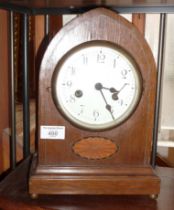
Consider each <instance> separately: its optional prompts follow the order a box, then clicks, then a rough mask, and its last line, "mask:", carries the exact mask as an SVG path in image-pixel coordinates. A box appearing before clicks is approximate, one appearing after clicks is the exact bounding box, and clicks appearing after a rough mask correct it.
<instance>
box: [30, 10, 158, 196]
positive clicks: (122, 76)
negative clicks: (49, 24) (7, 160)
mask: <svg viewBox="0 0 174 210" xmlns="http://www.w3.org/2000/svg"><path fill="white" fill-rule="evenodd" d="M155 92H156V67H155V62H154V58H153V55H152V52H151V50H150V48H149V46H148V44H147V42H146V41H145V39H144V37H143V36H142V35H141V34H140V33H139V31H138V30H137V29H136V28H135V26H133V25H132V24H131V23H130V22H128V21H127V20H125V19H124V18H123V17H121V16H120V15H118V14H116V13H114V12H113V11H111V10H108V9H105V8H97V9H94V10H90V11H88V12H86V13H84V14H82V15H80V16H78V17H77V18H75V19H74V20H72V21H71V22H69V23H68V24H67V25H65V26H64V27H63V28H62V29H61V30H60V31H59V32H58V33H57V34H56V36H55V37H54V38H53V40H52V41H51V43H50V44H49V46H48V48H47V50H46V52H45V55H44V57H43V59H42V63H41V67H40V75H39V96H38V97H39V104H38V122H37V129H38V153H37V155H35V156H34V158H33V160H32V166H31V170H30V178H29V193H30V194H31V195H32V196H33V197H35V196H37V195H38V194H98V195H99V194H114V195H116V194H122V195H123V194H126V195H130V194H138V195H157V194H159V190H160V180H159V178H158V177H157V176H156V175H155V173H154V171H153V169H152V167H151V165H150V157H151V150H152V135H153V119H154V102H155Z"/></svg>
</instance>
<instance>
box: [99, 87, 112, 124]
mask: <svg viewBox="0 0 174 210" xmlns="http://www.w3.org/2000/svg"><path fill="white" fill-rule="evenodd" d="M102 88H103V86H102V84H101V83H96V84H95V89H96V90H99V91H100V93H101V95H102V98H103V100H104V102H105V104H106V106H105V108H106V109H107V110H108V111H109V113H110V114H111V117H112V119H113V120H115V118H114V115H113V113H112V110H111V105H109V104H108V103H107V100H106V98H105V95H104V93H103V91H102Z"/></svg>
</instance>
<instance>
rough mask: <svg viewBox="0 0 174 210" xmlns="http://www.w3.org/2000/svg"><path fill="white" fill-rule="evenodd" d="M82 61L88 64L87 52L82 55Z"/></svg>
mask: <svg viewBox="0 0 174 210" xmlns="http://www.w3.org/2000/svg"><path fill="white" fill-rule="evenodd" d="M82 62H83V64H84V65H87V64H88V57H87V56H86V55H85V54H83V55H82Z"/></svg>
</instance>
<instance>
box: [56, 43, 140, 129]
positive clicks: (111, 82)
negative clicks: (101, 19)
mask: <svg viewBox="0 0 174 210" xmlns="http://www.w3.org/2000/svg"><path fill="white" fill-rule="evenodd" d="M52 90H53V99H54V102H55V105H56V106H57V108H58V109H59V110H60V111H61V112H62V113H63V115H64V116H66V117H67V118H68V119H69V120H70V121H71V122H73V123H75V124H77V125H79V126H81V127H84V128H87V129H92V130H102V129H107V128H111V127H113V126H116V125H118V124H120V123H121V122H123V121H124V120H125V119H127V118H128V117H129V116H130V115H131V113H132V112H133V111H134V109H135V107H136V105H137V103H138V102H139V100H140V95H141V77H140V75H139V72H138V70H137V67H136V65H135V63H134V62H133V60H132V59H131V58H130V57H129V56H128V55H127V53H125V52H124V51H123V50H121V49H120V48H118V47H117V46H116V45H112V44H111V43H107V42H102V41H98V42H87V43H85V44H83V45H80V46H78V47H76V48H74V49H73V50H71V51H70V52H69V53H67V55H66V56H64V57H63V59H62V60H61V62H59V64H58V65H57V67H56V69H55V71H54V74H53V78H52Z"/></svg>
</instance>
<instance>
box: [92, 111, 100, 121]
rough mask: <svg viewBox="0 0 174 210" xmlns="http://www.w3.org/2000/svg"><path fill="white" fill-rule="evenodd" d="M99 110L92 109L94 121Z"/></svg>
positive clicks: (97, 116)
mask: <svg viewBox="0 0 174 210" xmlns="http://www.w3.org/2000/svg"><path fill="white" fill-rule="evenodd" d="M99 115H100V114H99V112H98V111H97V110H94V111H93V117H94V121H96V120H97V119H98V118H99Z"/></svg>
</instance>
